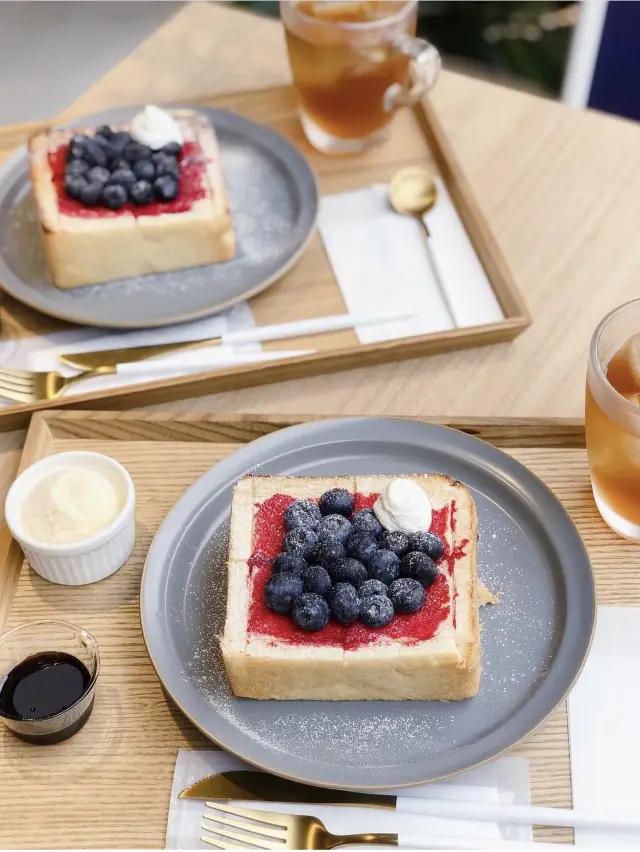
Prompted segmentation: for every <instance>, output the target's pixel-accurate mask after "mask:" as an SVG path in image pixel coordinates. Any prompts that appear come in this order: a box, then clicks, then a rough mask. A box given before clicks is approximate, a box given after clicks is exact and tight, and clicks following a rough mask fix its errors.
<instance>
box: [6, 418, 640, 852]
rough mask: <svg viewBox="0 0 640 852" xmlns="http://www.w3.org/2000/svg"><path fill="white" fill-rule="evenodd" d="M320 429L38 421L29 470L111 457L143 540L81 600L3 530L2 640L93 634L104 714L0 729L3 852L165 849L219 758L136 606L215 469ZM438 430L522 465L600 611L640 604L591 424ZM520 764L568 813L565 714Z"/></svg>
mask: <svg viewBox="0 0 640 852" xmlns="http://www.w3.org/2000/svg"><path fill="white" fill-rule="evenodd" d="M311 419H314V418H305V417H298V418H294V417H273V416H272V417H268V416H260V415H248V414H247V415H242V414H240V415H213V414H212V415H188V414H187V415H184V414H181V415H172V414H141V413H137V412H131V413H122V412H85V411H52V412H46V413H40V414H37V415H35V416H34V418H33V420H32V424H31V428H30V429H29V433H28V436H27V441H26V445H25V449H24V453H23V456H22V461H21V468H20V469H21V470H22V469H24V468H26V467H27V466H28V465H29V464H31V463H32V462H34V461H35V460H36V459H39V458H42V457H44V456H47V455H49V454H51V453H56V452H60V451H63V450H76V449H85V450H95V451H98V452H102V453H106V454H108V455H110V456H113V457H114V458H116V459H117V460H118V461H120V462H122V463H123V464H124V465H125V466H126V467H127V468H128V469H129V471H130V472H131V475H132V477H133V479H134V481H135V486H136V492H137V509H136V515H137V540H136V545H135V549H134V551H133V555H132V556H131V558H130V560H129V562H128V563H127V565H126V566H124V567H123V568H122V569H121V570H120V571H119V572H118V573H116V574H115V575H113V576H112V577H110V578H108V579H107V580H104V581H102V582H100V583H96V584H94V585H91V586H85V587H78V588H70V587H63V586H56V585H53V584H50V583H48V582H46V581H45V580H42V579H41V578H40V577H39V576H37V575H36V574H35V573H34V572H33V571H32V570H30V569H29V568H28V566H26V565H25V564H23V560H22V555H21V551H20V549H19V547H18V546H17V545H16V544H15V543H14V542H12V541H11V539H10V536H9V535H8V533H7V530H6V527H5V528H3V529H2V531H1V533H0V560H1V561H0V564H2V565H3V568H2V569H0V631H1V630H2V629H4V628H10V627H14V626H16V625H18V624H20V623H22V622H24V621H28V620H31V619H36V618H62V619H68V620H70V621H72V622H75V623H77V624H80V625H81V626H83V627H85V628H87V629H88V630H89V631H91V632H92V633H93V634H95V636H96V637H97V639H98V641H99V642H100V647H101V651H102V670H101V675H100V682H99V686H98V693H97V701H96V707H95V711H94V713H93V716H92V717H91V719H90V720H89V722H88V724H87V726H86V727H85V728H84V729H83V730H82V731H81V732H80V733H78V734H77V735H76V736H75V737H74V738H72V739H71V740H69V741H67V742H66V743H61V744H60V745H57V746H51V747H37V746H31V745H27V744H25V743H22V742H20V741H19V740H17V739H15V738H14V737H13V736H12V735H11V734H10V733H9V732H7V731H5V730H4V728H3V727H2V726H0V727H2V731H0V789H2V808H1V809H0V812H1V813H2V818H1V819H0V848H12V847H21V848H40V847H44V848H56V847H61V848H95V847H110V848H116V847H123V848H141V847H155V848H159V847H162V846H163V845H164V832H165V828H166V821H167V809H168V805H169V793H170V789H171V780H172V777H173V767H174V763H175V759H176V754H177V750H178V748H181V747H183V748H200V749H202V748H211V747H212V745H211V743H210V742H209V741H208V740H206V739H205V738H204V737H203V736H202V735H201V734H200V733H199V732H198V731H196V729H195V728H193V727H192V726H191V724H190V723H189V722H188V721H187V720H186V718H184V717H183V716H182V715H181V714H180V712H179V711H178V710H177V709H176V708H175V707H174V706H173V704H172V703H171V701H170V700H169V699H168V698H167V697H166V696H165V694H164V692H163V690H162V688H161V686H160V683H159V682H158V680H157V678H156V675H155V673H154V670H153V668H152V666H151V663H150V661H149V659H148V656H147V653H146V650H145V646H144V642H143V639H142V634H141V630H140V620H139V608H138V594H139V585H140V576H141V571H142V566H143V562H144V559H145V556H146V552H147V549H148V547H149V544H150V542H151V539H152V537H153V535H154V534H155V532H156V530H157V528H158V526H159V524H160V523H161V521H162V519H163V518H164V516H165V514H166V513H167V511H168V510H169V509H170V508H171V507H172V505H173V504H174V503H175V501H176V500H177V499H178V498H179V497H180V496H181V495H182V494H183V492H184V491H185V490H186V489H187V488H188V487H189V486H190V485H191V484H192V483H193V482H194V480H195V479H196V478H197V477H199V476H200V475H201V474H202V473H204V472H205V471H206V470H208V469H209V468H210V467H211V466H212V465H214V464H216V462H217V461H219V460H220V459H222V458H224V457H225V456H227V455H228V454H229V453H232V452H233V451H234V450H235V449H236V448H238V447H240V446H241V445H243V444H246V443H248V442H249V441H252V440H253V439H254V438H257V437H260V436H261V435H265V434H268V433H270V432H273V431H275V430H277V429H282V428H284V427H286V426H289V425H292V424H293V423H297V422H301V421H304V420H311ZM315 419H319V418H315ZM431 422H440V423H446V425H449V426H453V427H455V428H458V429H461V430H462V431H465V432H468V433H470V434H473V435H476V436H477V437H480V438H482V439H484V440H486V441H488V442H490V443H492V444H495V445H496V446H499V447H501V448H503V449H504V451H505V452H507V453H509V454H510V455H513V456H514V457H515V458H517V459H518V460H519V461H521V462H522V463H524V464H525V465H526V466H527V467H528V468H529V469H530V470H532V471H533V472H534V473H535V474H536V475H537V476H539V477H540V478H541V479H542V480H543V482H545V483H546V484H547V485H548V486H549V487H550V488H551V489H552V490H553V491H554V492H555V494H556V496H557V497H558V498H559V499H560V500H561V501H562V503H563V504H564V506H565V507H566V508H567V510H568V511H569V513H570V515H571V516H572V518H573V520H574V522H575V523H576V525H577V527H578V529H579V531H580V533H581V535H582V537H583V539H584V541H585V543H586V545H587V548H588V550H589V555H590V557H591V560H592V565H593V568H594V571H595V575H596V579H597V591H598V602H599V603H600V604H619V605H622V604H632V605H637V604H639V603H640V574H639V573H638V571H637V553H638V550H637V547H636V546H634V545H632V544H630V543H628V542H626V541H624V540H622V539H620V538H618V537H617V536H615V535H614V533H612V532H611V531H610V530H609V528H608V527H606V526H605V524H604V522H603V521H602V520H601V518H600V516H599V514H598V512H597V510H596V508H595V504H594V502H593V499H592V496H591V488H590V484H589V474H588V468H587V459H586V451H585V446H584V425H583V424H582V423H580V422H578V421H543V420H533V421H528V420H517V421H516V420H479V419H477V420H474V419H465V420H455V421H451V420H449V421H444V420H437V419H434V420H432V421H431ZM513 751H514V753H515V754H521V755H526V756H528V757H529V758H530V760H531V782H532V792H533V801H534V802H535V803H536V804H540V805H543V804H545V805H556V806H562V807H570V806H571V785H570V766H569V746H568V734H567V719H566V710H565V707H564V706H561V707H560V708H558V709H557V710H556V712H555V713H554V714H553V715H552V717H551V718H550V719H549V720H548V721H547V722H546V723H545V724H544V725H543V726H542V727H541V728H540V729H539V730H538V731H536V732H535V733H534V734H532V735H531V736H530V737H528V738H527V739H526V740H524V741H523V742H522V743H520V744H519V745H518V746H517V747H516V748H515V749H514V750H513ZM539 836H540V838H543V837H546V838H550V837H553V838H557V839H563V840H567V839H570V838H571V832H570V831H567V830H564V829H548V830H541V831H540V832H539Z"/></svg>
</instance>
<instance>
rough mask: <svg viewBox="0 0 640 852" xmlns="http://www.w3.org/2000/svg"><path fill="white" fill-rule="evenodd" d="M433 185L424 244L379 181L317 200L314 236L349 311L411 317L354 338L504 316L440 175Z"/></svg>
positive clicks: (363, 340)
mask: <svg viewBox="0 0 640 852" xmlns="http://www.w3.org/2000/svg"><path fill="white" fill-rule="evenodd" d="M436 184H437V188H438V201H437V203H436V205H435V206H434V207H433V208H432V210H430V211H429V213H428V214H427V216H426V222H427V225H428V228H429V231H430V233H431V237H430V238H429V240H428V242H427V237H426V235H425V231H424V229H423V227H422V226H421V225H420V223H419V222H418V221H416V220H415V219H412V218H411V217H408V216H401V215H400V214H398V213H396V212H395V211H394V210H393V209H392V208H391V205H390V204H389V200H388V198H389V192H388V186H387V185H386V184H375V185H373V186H370V187H367V188H366V189H361V190H357V191H355V192H346V193H341V194H338V195H330V196H327V197H325V198H323V199H322V200H321V202H320V216H319V228H320V235H321V237H322V240H323V243H324V247H325V250H326V252H327V256H328V258H329V261H330V263H331V266H332V268H333V272H334V275H335V277H336V280H337V282H338V285H339V287H340V290H341V291H342V296H343V298H344V300H345V303H346V305H347V308H348V309H349V311H350V312H351V313H356V312H360V311H371V310H372V309H375V310H380V309H384V308H385V307H386V308H388V310H389V311H398V310H401V309H404V308H407V309H408V310H410V311H412V312H414V313H415V314H416V316H415V317H414V318H412V319H410V320H402V321H400V322H397V323H389V324H385V325H382V326H369V327H367V328H360V329H356V332H357V334H358V339H359V340H360V342H361V343H376V342H378V341H381V340H391V339H393V338H398V337H410V336H413V335H421V334H428V333H431V332H438V331H450V330H451V329H452V328H455V327H458V328H466V327H469V326H474V325H486V324H488V323H493V322H497V321H499V320H501V319H503V316H504V315H503V312H502V309H501V308H500V304H499V302H498V300H497V298H496V296H495V293H494V292H493V288H492V287H491V283H490V281H489V279H488V278H487V275H486V273H485V271H484V269H483V267H482V264H481V263H480V261H479V259H478V257H477V255H476V253H475V249H474V248H473V245H472V243H471V241H470V239H469V236H468V235H467V232H466V230H465V228H464V225H463V224H462V221H461V220H460V217H459V216H458V213H457V211H456V208H455V206H454V204H453V202H452V201H451V198H450V196H449V193H448V191H447V188H446V186H445V185H444V183H443V182H442V181H441V180H440V179H439V178H436ZM436 270H437V272H436ZM436 274H438V276H439V278H440V281H441V284H442V286H443V288H444V290H445V291H446V294H447V300H448V303H449V305H450V307H451V310H452V312H453V321H452V319H451V316H450V313H449V310H448V309H447V305H446V303H445V301H444V300H443V298H442V295H441V292H440V289H439V287H438V285H437V279H436V277H435V276H436Z"/></svg>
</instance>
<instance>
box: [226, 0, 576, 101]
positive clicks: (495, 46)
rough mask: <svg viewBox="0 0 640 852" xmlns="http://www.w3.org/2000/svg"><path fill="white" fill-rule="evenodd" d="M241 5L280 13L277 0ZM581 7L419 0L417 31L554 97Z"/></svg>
mask: <svg viewBox="0 0 640 852" xmlns="http://www.w3.org/2000/svg"><path fill="white" fill-rule="evenodd" d="M239 5H241V6H243V7H244V8H251V10H252V11H254V12H258V13H260V14H263V15H270V16H274V17H277V16H278V15H279V10H278V3H277V2H270V1H269V0H257V2H252V0H246V2H239ZM578 11H579V4H578V3H577V2H570V0H565V2H548V0H535V2H533V1H532V2H525V1H524V0H472V2H469V0H421V2H420V12H419V16H420V17H419V25H418V29H419V32H420V35H423V36H426V37H428V38H429V39H430V40H431V41H433V43H434V44H435V45H437V47H438V48H439V49H440V50H441V52H442V53H443V55H445V56H447V55H449V56H452V57H453V56H455V57H460V58H464V59H470V60H473V61H474V62H477V63H479V64H481V65H484V66H486V67H487V68H491V69H495V70H499V71H501V72H503V73H508V74H512V75H514V76H516V77H521V78H522V79H525V80H528V81H529V82H531V83H533V84H534V85H536V86H538V87H539V88H540V89H541V90H543V91H545V92H548V93H549V94H554V95H556V94H558V93H559V91H560V87H561V85H562V78H563V75H564V69H565V64H566V61H567V54H568V50H569V44H570V40H571V34H572V30H573V27H574V26H575V23H576V21H577V17H578Z"/></svg>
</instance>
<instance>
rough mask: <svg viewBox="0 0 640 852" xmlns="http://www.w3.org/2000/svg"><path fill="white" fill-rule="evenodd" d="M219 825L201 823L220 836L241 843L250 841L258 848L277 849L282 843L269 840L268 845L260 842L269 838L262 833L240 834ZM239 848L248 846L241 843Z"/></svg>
mask: <svg viewBox="0 0 640 852" xmlns="http://www.w3.org/2000/svg"><path fill="white" fill-rule="evenodd" d="M217 825H218V824H216V828H210V827H209V826H208V825H201V826H200V828H202V829H203V830H204V831H212V832H213V833H214V834H215V835H216V836H218V837H224V838H226V839H227V840H235V841H236V842H237V843H239V844H243V843H250V844H251V845H252V846H256V847H257V848H258V849H276V848H278V847H280V846H281V843H278V841H275V842H270V841H267V845H266V846H265V845H264V844H263V843H260V840H263V839H264V840H267V838H263V837H261V836H260V835H255V834H246V833H244V834H238V833H237V832H235V831H225V830H224V828H218V827H217ZM219 825H221V826H224V823H223V822H221V823H219ZM238 848H240V849H246V846H242V845H241V846H239V847H238Z"/></svg>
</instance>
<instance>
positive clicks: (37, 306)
mask: <svg viewBox="0 0 640 852" xmlns="http://www.w3.org/2000/svg"><path fill="white" fill-rule="evenodd" d="M143 106H144V105H143V104H133V105H127V104H124V105H121V106H116V107H110V108H109V109H106V110H101V111H100V112H96V113H89V114H87V115H81V116H77V117H74V118H73V119H70V120H69V121H65V122H60V123H58V122H56V123H54V124H52V125H51V128H52V129H55V128H62V129H65V128H72V127H79V126H82V125H83V124H84V123H86V122H94V123H95V122H99V121H103V120H106V119H105V117H106V116H108V115H110V114H112V113H114V112H116V111H120V110H127V111H135V110H140V109H142V108H143ZM163 106H167V107H170V108H176V109H194V110H198V111H203V110H204V111H206V112H215V113H223V114H225V115H228V116H232V117H233V118H234V119H240V120H241V121H242V122H246V123H247V124H249V125H255V126H256V127H258V128H260V130H261V131H268V134H273V136H274V137H278V138H279V139H280V140H281V141H282V142H284V143H285V144H286V146H287V147H288V148H289V149H290V150H291V151H292V152H293V153H294V154H295V156H296V157H297V158H299V160H300V162H301V163H303V164H304V166H306V168H307V170H308V173H309V177H310V178H311V184H312V185H313V188H314V198H313V204H314V208H313V212H312V215H311V219H310V223H309V229H308V232H307V234H306V236H305V237H304V238H303V240H302V242H301V243H300V245H299V247H298V249H297V250H296V251H295V253H294V254H293V255H292V256H291V257H290V258H289V260H288V261H287V262H286V263H284V264H283V265H282V266H280V267H279V268H278V269H277V270H276V271H275V272H274V273H273V274H272V275H270V276H268V277H267V278H266V279H264V280H263V281H261V282H260V283H259V284H256V286H255V287H253V288H252V289H251V290H246V291H244V292H243V293H242V294H241V295H239V296H234V297H232V298H230V299H227V300H226V301H225V302H219V303H217V304H216V305H215V307H208V308H202V309H200V310H198V311H192V312H190V313H186V314H179V315H175V316H173V317H171V319H157V320H149V321H145V322H143V323H140V322H133V323H131V322H127V321H126V320H122V321H118V322H115V321H110V322H107V323H106V324H105V322H104V321H100V320H98V319H87V318H86V317H84V318H82V319H80V318H79V317H77V316H69V315H68V314H66V313H65V311H64V310H63V309H61V310H59V311H58V310H56V311H55V313H52V312H51V310H50V308H49V307H47V308H46V310H45V309H44V308H43V306H42V302H41V301H39V300H38V299H37V298H36V299H33V298H29V296H28V295H27V296H26V297H25V296H23V295H22V294H20V295H18V294H16V292H15V288H14V287H13V286H11V285H8V284H7V283H6V280H5V277H4V276H2V275H0V290H1V291H4V292H5V293H6V294H7V295H8V296H10V297H11V298H12V299H15V300H16V301H18V302H20V303H21V304H23V305H26V306H27V307H29V308H31V309H32V310H35V311H38V313H42V314H45V316H49V317H53V318H54V319H59V320H63V321H64V322H69V323H73V324H74V325H80V326H87V327H89V328H109V329H121V330H123V329H128V330H134V329H144V328H164V327H165V326H168V325H178V324H180V323H185V322H192V321H195V320H199V319H206V318H207V317H210V316H214V315H215V314H217V313H220V312H221V311H224V310H226V309H227V308H230V307H232V306H233V305H237V304H238V303H239V302H244V301H248V300H249V299H252V298H253V297H254V296H257V295H258V294H259V293H261V292H262V291H263V290H266V289H268V288H269V287H271V286H272V285H273V284H275V283H277V282H278V281H279V280H280V279H281V278H283V277H284V276H285V275H286V274H287V272H289V270H290V269H292V268H293V266H295V264H296V263H297V262H298V261H299V260H300V258H301V256H302V255H303V254H304V252H305V251H306V250H307V248H308V246H309V244H310V242H311V240H312V239H313V237H314V236H315V235H316V233H317V231H318V217H319V215H320V189H319V185H318V176H317V174H316V173H315V171H314V169H313V168H312V166H311V163H310V162H309V160H308V159H307V158H306V157H305V156H304V154H303V153H302V152H301V151H300V150H298V148H297V147H296V146H295V145H294V144H293V142H291V141H290V140H289V139H287V137H285V136H283V134H281V133H279V132H278V131H277V130H274V129H273V128H272V127H270V126H269V125H267V124H261V123H260V122H258V121H254V120H253V119H251V118H247V117H246V116H244V115H242V114H241V113H238V112H234V111H233V110H229V109H224V108H219V107H214V106H208V105H207V104H198V103H195V104H190V103H178V102H175V101H172V102H169V103H166V102H165V103H164V104H163ZM26 151H27V144H26V143H24V144H23V145H21V146H19V147H18V148H17V149H16V151H15V152H14V154H13V155H12V156H15V157H18V154H20V157H19V159H17V160H16V162H15V163H11V162H10V163H9V171H8V173H7V175H5V176H4V177H2V176H0V186H1V185H2V183H4V181H5V180H6V179H10V180H12V186H13V185H14V184H15V181H16V180H17V179H18V178H19V177H20V175H21V174H22V172H23V169H22V165H23V163H22V158H23V157H24V155H25V153H26ZM26 172H27V175H28V161H27V163H26ZM0 175H1V164H0ZM7 191H8V190H6V191H5V192H4V195H2V191H1V190H0V196H1V197H0V201H2V200H4V198H5V197H6V193H7ZM212 265H213V264H212ZM3 268H4V270H6V271H9V272H10V273H11V274H12V275H13V276H14V277H18V276H17V275H16V273H15V272H13V270H12V269H11V268H10V267H9V266H8V264H7V263H6V261H5V260H4V256H3V253H2V251H1V250H0V271H1V270H2V269H3ZM177 271H179V270H177ZM124 280H126V279H124ZM110 283H111V282H105V284H104V285H102V286H107V285H108V284H110ZM20 286H21V287H22V286H24V287H26V288H27V291H28V293H29V292H31V290H32V288H30V286H29V283H28V282H24V281H22V282H21V284H20ZM51 286H52V287H53V286H54V285H53V284H52V285H51ZM94 286H101V285H94ZM36 292H37V291H36Z"/></svg>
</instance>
